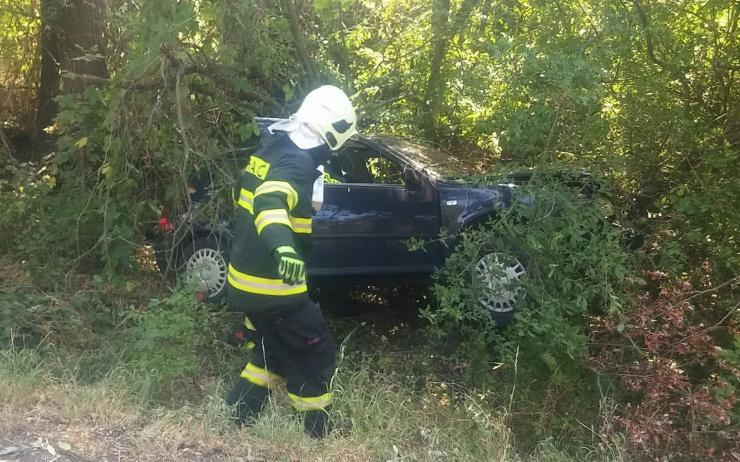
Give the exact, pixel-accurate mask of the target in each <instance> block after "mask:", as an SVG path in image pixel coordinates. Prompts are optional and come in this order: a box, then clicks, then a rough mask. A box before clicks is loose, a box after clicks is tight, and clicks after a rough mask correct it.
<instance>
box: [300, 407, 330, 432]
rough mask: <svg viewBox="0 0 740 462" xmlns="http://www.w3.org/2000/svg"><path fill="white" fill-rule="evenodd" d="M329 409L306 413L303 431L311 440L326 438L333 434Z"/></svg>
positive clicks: (304, 414)
mask: <svg viewBox="0 0 740 462" xmlns="http://www.w3.org/2000/svg"><path fill="white" fill-rule="evenodd" d="M327 411H328V409H319V410H316V411H304V413H303V430H304V431H305V432H306V434H307V435H308V436H310V437H311V438H316V439H319V438H324V437H325V436H327V435H328V434H329V433H331V426H330V423H329V413H328V412H327Z"/></svg>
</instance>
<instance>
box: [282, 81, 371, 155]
mask: <svg viewBox="0 0 740 462" xmlns="http://www.w3.org/2000/svg"><path fill="white" fill-rule="evenodd" d="M291 119H294V120H296V121H297V122H301V123H303V124H306V125H307V126H308V127H309V128H310V129H311V131H313V132H315V133H316V135H318V136H319V137H321V139H322V140H323V141H324V142H325V143H326V144H327V145H328V146H329V148H331V149H332V150H334V151H336V150H338V149H339V148H341V147H342V145H344V143H345V142H347V140H348V139H349V138H350V137H351V136H352V135H354V134H355V133H357V115H356V114H355V108H354V107H352V102H351V101H350V100H349V98H348V97H347V95H346V94H345V93H344V92H343V91H342V90H340V89H339V88H337V87H335V86H333V85H324V86H321V87H319V88H317V89H315V90H313V91H311V92H310V93H309V94H308V95H306V98H305V99H304V100H303V103H302V104H301V107H300V108H299V109H298V112H296V113H295V114H293V116H292V117H291Z"/></svg>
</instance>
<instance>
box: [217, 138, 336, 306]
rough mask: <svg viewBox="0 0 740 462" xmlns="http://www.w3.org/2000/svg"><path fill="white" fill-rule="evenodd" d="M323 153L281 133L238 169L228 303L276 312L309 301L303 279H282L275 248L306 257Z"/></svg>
mask: <svg viewBox="0 0 740 462" xmlns="http://www.w3.org/2000/svg"><path fill="white" fill-rule="evenodd" d="M323 152H324V151H322V150H321V149H314V150H302V149H299V148H298V147H297V146H295V145H294V144H293V142H292V141H290V138H288V136H285V135H283V136H280V137H278V138H277V139H274V140H273V141H271V142H268V143H267V144H266V145H265V146H264V147H262V148H260V149H259V150H258V151H257V152H256V153H255V154H253V155H252V156H251V158H250V159H249V161H248V163H247V165H246V167H245V168H244V169H243V171H242V172H241V173H240V179H239V182H238V187H237V190H236V191H235V202H236V203H237V207H236V209H237V212H236V214H235V220H236V223H235V226H234V233H235V235H234V240H233V243H232V248H231V262H230V264H229V273H228V282H229V284H228V297H229V303H230V304H231V305H232V306H234V307H236V308H237V309H241V310H243V311H248V312H249V311H251V312H264V311H270V310H273V311H277V310H280V309H281V308H288V307H290V306H295V305H296V304H300V303H303V302H307V301H308V295H307V288H306V284H305V283H303V284H297V285H289V284H286V283H284V282H283V281H282V279H281V278H280V275H279V274H278V263H277V260H276V258H275V256H274V253H275V251H276V249H277V248H278V247H283V246H290V247H293V248H294V249H295V250H296V251H297V252H298V254H299V255H301V256H303V257H304V259H305V256H306V253H307V252H308V250H309V247H310V236H311V215H312V208H311V198H312V192H313V183H314V181H315V180H316V178H318V176H319V174H320V173H319V171H318V170H316V167H317V165H319V163H321V162H322V161H323V160H325V159H319V158H317V157H323Z"/></svg>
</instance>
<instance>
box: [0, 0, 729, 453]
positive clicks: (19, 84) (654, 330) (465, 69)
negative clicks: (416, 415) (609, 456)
mask: <svg viewBox="0 0 740 462" xmlns="http://www.w3.org/2000/svg"><path fill="white" fill-rule="evenodd" d="M80 18H82V19H80ZM739 26H740V6H738V4H737V2H733V1H730V0H703V1H693V0H692V1H686V2H642V1H641V0H631V1H617V0H594V1H589V2H584V1H580V0H565V1H560V2H555V3H552V2H545V1H542V0H523V1H519V0H517V1H514V0H501V1H486V0H387V1H379V0H316V1H314V2H309V1H305V0H199V1H195V0H184V1H177V2H175V1H155V0H143V1H132V0H110V1H102V0H64V1H63V0H0V100H2V101H3V103H2V105H0V172H2V173H1V174H0V201H1V203H2V205H3V209H4V210H3V211H4V213H3V214H2V215H0V228H2V229H3V239H2V241H1V242H0V250H1V251H2V252H3V254H8V255H10V256H11V258H13V259H16V260H18V261H23V262H25V266H24V268H25V269H24V271H25V272H28V273H29V274H31V275H32V276H33V278H34V279H33V280H34V284H37V285H38V286H39V287H41V288H43V289H58V288H62V287H65V286H68V285H70V284H72V281H73V279H74V278H73V277H72V275H73V274H74V272H75V271H76V272H83V273H92V274H96V275H97V278H98V281H97V284H98V287H103V285H104V284H106V283H109V282H110V283H114V284H116V285H117V286H118V288H119V289H123V290H125V289H126V288H127V281H129V280H130V279H131V278H132V277H134V275H135V274H136V273H137V272H139V271H141V270H142V269H141V266H140V265H139V262H140V259H137V258H136V256H137V254H139V253H140V252H141V250H142V248H143V246H144V245H145V244H146V240H145V238H144V236H145V234H146V233H147V231H148V230H149V229H150V227H151V226H152V223H153V221H154V219H155V218H156V217H157V216H158V215H159V213H160V212H161V211H162V210H163V209H164V208H165V207H173V206H178V207H185V208H187V206H188V204H189V193H188V190H189V187H188V184H187V178H189V177H191V176H192V175H193V174H194V173H199V174H205V175H209V176H210V177H211V178H212V179H213V181H214V184H215V185H216V187H217V190H219V191H222V192H223V194H220V195H218V194H217V196H218V197H219V199H218V200H216V201H215V202H214V204H213V208H214V211H215V210H217V209H219V208H220V207H228V206H229V205H228V202H229V198H228V194H227V193H226V192H227V191H228V189H229V188H230V185H231V179H232V175H233V166H232V161H233V155H232V154H226V153H227V152H233V151H234V150H235V149H237V148H242V147H249V146H251V145H253V144H254V143H255V142H256V140H255V136H254V135H255V131H256V127H255V124H254V122H253V117H254V116H256V115H266V116H285V115H287V114H289V113H291V112H292V111H293V110H294V109H295V108H296V105H297V103H298V102H299V101H300V99H301V98H302V96H303V95H304V94H305V93H306V92H307V91H308V90H309V89H311V88H312V87H314V86H316V85H318V84H320V83H334V84H337V85H339V86H341V87H343V88H344V89H346V90H347V91H348V93H350V94H352V95H353V96H352V98H353V100H354V101H355V103H356V105H357V107H358V109H359V112H360V114H361V117H362V127H361V128H362V130H364V131H368V132H390V133H393V134H399V135H404V136H407V137H411V138H417V139H419V140H421V141H425V142H429V143H434V144H437V145H440V146H442V147H445V148H448V149H450V150H452V151H454V152H455V153H456V154H457V155H458V156H460V157H462V158H465V159H466V160H469V161H470V163H471V164H472V165H475V172H471V173H476V174H477V178H478V180H480V181H488V180H492V178H494V177H495V174H497V173H498V172H501V171H504V170H507V169H510V168H511V167H510V166H509V164H508V163H509V162H511V161H514V162H515V163H516V165H517V166H518V167H533V168H534V169H535V171H540V172H544V173H543V175H542V176H540V177H537V176H535V178H534V179H533V181H532V182H530V184H529V185H528V186H527V187H526V188H523V189H522V193H523V194H528V195H529V196H531V197H533V198H534V202H533V203H534V204H535V205H534V207H521V206H520V207H515V208H514V209H513V210H512V211H510V212H509V213H508V214H507V215H505V216H501V217H497V218H498V219H497V220H496V221H493V222H491V223H489V224H488V225H486V226H481V227H480V228H477V229H476V230H470V232H466V233H464V234H463V235H462V236H460V239H461V243H460V246H459V248H458V250H459V253H457V254H456V255H455V256H454V257H453V258H452V259H451V261H450V265H449V266H448V268H447V269H446V271H445V272H443V273H442V274H441V275H440V278H439V279H438V281H437V285H436V287H435V293H436V295H437V302H436V304H433V308H436V310H433V311H429V312H428V313H427V317H428V318H429V319H430V321H431V326H432V328H433V331H434V332H436V333H437V334H439V335H438V337H439V338H442V339H445V340H447V344H448V346H452V347H453V348H452V349H454V350H455V352H456V355H457V360H459V361H472V362H474V363H477V364H478V365H479V366H480V367H477V368H473V369H471V370H473V371H476V372H479V371H483V370H486V369H487V368H488V369H490V367H488V366H490V364H488V361H489V359H490V358H491V356H490V355H491V354H492V353H493V354H494V355H495V356H494V357H495V358H496V359H497V360H500V361H501V362H502V363H503V364H506V366H507V367H502V368H500V369H497V370H496V372H495V373H493V374H483V375H484V376H485V377H484V379H486V380H490V379H491V378H493V379H496V380H509V379H511V378H512V377H511V376H510V375H506V374H510V373H513V374H519V375H518V377H519V380H520V384H519V391H518V393H520V394H519V395H518V396H520V397H521V408H519V410H518V412H520V414H518V415H524V416H527V418H523V419H519V420H520V421H519V422H515V425H519V426H520V427H521V430H522V431H521V432H520V434H521V435H535V436H534V438H535V439H536V438H546V437H552V436H558V435H564V434H567V433H568V432H575V431H576V430H575V428H577V427H578V425H577V424H575V423H573V422H572V421H571V422H566V423H565V424H564V423H563V422H564V421H567V419H562V416H563V415H567V414H568V413H569V412H574V411H575V410H577V409H579V406H580V404H581V403H579V400H591V401H589V402H592V403H593V402H596V401H598V400H599V399H603V396H601V395H602V394H604V393H606V392H605V391H604V389H599V385H603V381H604V380H606V381H607V382H608V383H609V385H608V387H607V388H608V390H609V393H611V395H610V396H612V395H613V396H614V397H615V399H618V400H619V402H620V403H622V405H620V407H619V412H618V414H619V416H618V417H619V422H620V424H619V425H620V427H619V428H620V429H621V430H624V431H626V432H627V434H628V436H629V438H628V441H629V442H630V444H631V445H632V447H635V448H642V449H645V448H650V450H651V451H654V452H653V453H651V455H653V456H655V457H661V456H669V455H674V454H675V453H677V452H681V451H686V452H685V454H686V455H685V456H686V457H687V458H692V457H694V458H698V457H729V455H728V454H730V453H729V452H727V450H728V444H729V443H728V442H729V441H732V433H731V432H730V430H731V429H732V428H733V425H735V426H736V425H737V418H738V416H737V411H736V409H734V408H733V403H734V399H735V398H734V396H735V388H736V387H737V380H738V379H737V377H738V342H737V326H738V325H737V322H738V319H737V308H738V305H737V300H738V297H737V295H738V293H737V289H738V280H737V275H738V273H739V269H740V257H739V256H738V252H737V248H738V244H739V243H738V235H739V234H738V227H739V226H740V204H739V203H738V198H739V197H740V182H738V181H737V177H738V175H740V155H739V154H740V40H738V36H740V27H739ZM52 120H53V122H51V121H52ZM556 169H557V171H564V170H566V171H576V170H584V169H585V170H588V171H590V172H591V173H592V174H593V175H594V177H595V178H598V179H599V181H600V184H602V185H609V187H608V188H606V187H605V189H604V190H603V191H602V192H603V193H604V194H606V193H608V199H609V201H610V202H611V208H612V210H611V212H610V213H609V214H608V215H610V216H609V220H605V219H604V213H603V211H604V208H603V207H602V205H603V204H602V203H599V202H593V201H591V200H586V199H585V198H584V197H582V195H580V194H579V192H578V191H574V190H571V189H569V188H563V187H562V185H561V184H560V183H558V182H553V181H550V177H548V176H547V175H546V174H545V173H546V172H553V171H554V170H556ZM554 204H557V206H555V205H554ZM215 213H217V212H215ZM615 224H616V225H617V226H616V227H615V226H614V225H615ZM620 228H621V229H634V230H637V232H639V233H641V234H643V235H645V236H646V245H645V246H644V247H643V248H642V249H641V250H640V251H639V252H636V253H630V252H626V251H625V250H624V249H623V247H622V246H620V241H621V240H622V235H621V234H620V233H621V231H620ZM486 248H496V249H501V251H502V252H505V253H511V254H514V255H518V256H521V257H523V258H526V259H527V260H528V262H530V263H531V265H532V266H531V268H532V269H531V271H530V275H531V276H533V277H531V278H529V279H528V280H527V281H526V286H527V287H526V294H527V295H526V298H525V300H524V302H523V303H524V305H523V308H524V309H523V310H522V311H521V313H522V314H521V315H519V317H518V319H517V322H515V323H514V324H513V325H512V326H511V327H509V328H508V329H507V330H505V331H502V330H495V329H493V328H489V327H486V326H490V324H489V323H487V318H486V319H484V317H485V313H482V312H481V311H480V310H478V309H477V305H476V302H475V293H476V290H478V288H477V287H476V284H475V282H472V283H471V281H474V278H471V277H470V272H469V268H468V266H469V263H470V261H471V260H472V259H473V258H474V257H475V256H476V255H478V254H479V253H480V251H481V249H486ZM655 275H660V276H659V277H657V276H655ZM471 284H472V285H471ZM24 290H25V289H24ZM638 294H639V296H637V295H638ZM14 296H15V295H13V296H10V297H4V298H0V303H2V304H3V305H2V306H0V313H3V317H2V320H0V323H2V324H0V327H1V328H2V329H3V331H2V332H4V333H3V337H0V338H7V337H9V336H10V330H11V329H13V330H14V331H18V330H19V329H20V330H21V331H23V329H26V328H31V330H32V331H33V332H34V335H41V336H43V335H46V334H48V332H46V333H44V332H38V331H36V330H34V324H35V323H39V322H40V323H42V324H44V325H54V322H55V321H54V319H55V317H56V316H57V315H56V314H55V313H54V311H53V310H51V311H49V310H41V311H38V310H29V311H28V313H25V312H24V310H23V307H24V306H26V305H27V304H29V303H32V301H28V300H26V299H24V300H26V301H18V300H17V299H14V298H12V297H14ZM24 297H25V295H24ZM689 302H690V303H689ZM173 303H175V302H163V305H161V306H160V305H157V304H156V303H155V304H154V305H153V306H160V307H162V311H161V312H162V313H169V311H172V310H173V315H175V316H179V318H178V319H179V320H180V321H181V322H180V321H178V323H177V324H176V327H177V328H176V330H174V331H170V330H168V329H169V328H168V327H167V326H166V324H167V323H166V322H165V319H163V318H162V317H161V316H160V315H158V314H150V313H147V314H146V315H142V316H140V317H137V316H134V315H132V316H131V317H130V318H129V322H130V323H132V324H133V325H137V326H139V327H136V328H132V329H134V330H132V331H131V332H132V335H133V337H134V338H136V339H137V340H136V345H137V346H136V348H135V349H138V350H136V351H138V353H140V356H139V360H140V365H141V367H143V368H152V367H155V366H157V365H156V364H150V363H149V361H150V359H151V358H150V357H149V356H147V355H146V354H145V351H146V349H147V345H148V343H147V342H152V341H157V342H159V341H163V342H166V341H169V339H171V338H172V337H176V336H181V335H187V334H188V333H191V332H193V330H194V327H193V324H192V322H193V321H192V319H194V318H191V317H189V316H190V315H186V314H185V313H182V312H180V311H178V308H177V307H175V306H174V305H173ZM34 306H35V305H34ZM168 310H169V311H168ZM80 312H84V310H81V311H80ZM458 338H459V339H464V340H465V341H464V342H462V343H458V342H457V341H452V340H453V339H458ZM193 345H194V344H193V343H188V344H186V345H184V347H186V348H187V349H189V350H188V351H190V352H192V351H191V350H192V347H193ZM491 345H496V348H495V349H493V350H495V351H492V348H491ZM483 352H485V356H484V355H482V353H483ZM138 353H135V354H138ZM170 353H173V354H172V355H171V356H170V355H169V353H168V354H167V355H165V356H167V357H168V358H170V357H172V359H173V361H175V363H173V364H176V359H177V358H176V357H177V354H174V352H170ZM191 356H192V355H191ZM187 362H188V364H192V357H188V358H187ZM514 365H516V367H514ZM185 369H187V368H185ZM162 370H163V371H164V372H162V374H164V375H167V374H169V373H170V372H173V370H172V369H168V368H163V369H162ZM489 372H490V371H489ZM173 374H174V372H173ZM497 374H498V375H497ZM502 374H503V375H502ZM635 374H638V375H640V376H641V377H642V378H641V379H639V380H637V379H630V377H634V375H635ZM175 375H176V374H175ZM479 378H480V377H479ZM514 378H516V375H515V376H514ZM484 381H485V380H484ZM576 384H577V385H576ZM573 387H579V389H580V390H582V391H583V395H581V394H569V393H568V390H571V389H572V388H573ZM513 396H514V393H512V397H513ZM566 397H567V398H568V399H566ZM512 399H513V398H512ZM514 402H517V400H514ZM627 404H629V405H627ZM511 405H512V403H509V406H511ZM580 407H581V409H582V408H583V407H582V406H580ZM538 408H541V409H547V411H548V412H547V413H529V411H531V410H532V409H538ZM535 415H536V416H537V417H536V418H535V417H533V416H535ZM581 417H582V418H583V419H589V418H591V419H592V421H594V419H595V417H593V416H581ZM523 421H526V422H525V423H524V424H522V422H523ZM581 427H582V425H581ZM676 431H680V432H684V433H685V434H687V435H688V437H686V438H683V437H681V438H678V437H676V436H675V435H674V434H673V433H674V432H676ZM728 432H729V433H728ZM684 433H681V434H682V435H683V434H684ZM523 439H525V440H526V438H523ZM663 451H669V452H663Z"/></svg>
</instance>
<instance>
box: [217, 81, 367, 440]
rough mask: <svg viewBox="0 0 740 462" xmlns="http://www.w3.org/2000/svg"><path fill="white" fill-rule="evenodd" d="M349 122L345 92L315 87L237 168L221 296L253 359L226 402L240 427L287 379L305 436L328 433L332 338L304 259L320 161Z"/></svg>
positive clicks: (318, 192)
mask: <svg viewBox="0 0 740 462" xmlns="http://www.w3.org/2000/svg"><path fill="white" fill-rule="evenodd" d="M356 124H357V118H356V115H355V110H354V108H353V107H352V103H351V102H350V100H349V98H348V97H347V95H346V94H344V92H342V90H340V89H339V88H337V87H334V86H328V85H327V86H322V87H319V88H317V89H315V90H313V91H312V92H310V93H309V94H308V95H307V96H306V98H305V99H304V101H303V103H302V104H301V106H300V108H299V109H298V111H297V112H296V113H295V114H293V115H292V116H291V117H290V119H288V120H286V121H281V122H278V123H276V124H273V125H272V126H270V127H269V130H270V131H271V132H283V135H281V136H277V137H275V138H273V139H271V140H270V141H268V142H267V143H266V145H265V146H263V147H262V148H260V149H259V150H258V151H257V152H256V153H255V154H254V155H252V157H251V158H250V159H249V163H248V164H247V166H246V168H245V169H244V170H243V171H242V172H241V177H240V180H239V191H238V194H237V197H238V207H237V213H236V225H235V236H234V242H233V245H232V249H231V263H230V265H229V272H228V289H227V290H228V292H227V294H228V301H229V304H230V305H231V306H232V307H233V308H234V309H236V310H237V311H240V312H244V313H245V315H246V319H245V324H246V327H247V330H246V332H247V334H248V338H247V339H246V340H248V345H250V346H253V349H252V355H253V358H252V359H251V360H250V361H249V363H248V364H247V365H246V367H244V369H243V370H242V372H241V375H240V377H239V379H238V381H237V382H236V384H235V385H234V386H233V388H232V390H231V391H230V392H229V394H228V396H227V398H226V401H227V403H228V404H229V405H231V406H233V407H234V411H235V417H236V419H237V420H238V421H239V422H241V423H249V422H251V421H252V420H253V419H255V418H256V417H257V416H258V415H259V413H260V411H261V410H262V408H263V406H264V404H265V401H266V399H267V397H268V394H269V391H270V390H272V389H274V388H275V387H277V386H278V385H279V384H280V383H285V385H286V387H287V390H288V396H289V398H290V400H291V402H292V404H293V406H294V407H295V409H296V410H298V411H299V412H300V413H301V414H302V416H303V422H304V429H305V431H306V433H307V434H308V435H309V436H312V437H314V438H321V437H323V436H325V435H326V434H327V433H328V432H329V431H330V428H329V422H328V416H329V409H330V407H331V403H332V393H331V389H330V382H331V378H332V376H333V374H334V371H335V368H336V344H335V342H334V338H333V337H332V334H331V332H330V331H329V328H328V326H327V324H326V321H325V320H324V317H323V316H322V314H321V310H320V309H319V307H318V305H317V304H315V303H313V302H312V301H311V300H309V298H308V295H307V286H306V265H305V257H306V253H307V251H308V249H309V245H310V236H311V215H312V212H313V209H314V208H316V207H320V204H318V205H317V201H316V199H317V196H318V197H319V198H321V199H322V200H323V190H322V189H321V188H322V187H323V183H322V170H323V168H320V167H321V166H322V165H323V164H324V163H326V161H327V160H328V159H329V158H330V157H331V154H332V152H334V151H337V150H338V149H340V148H341V147H342V145H343V144H344V143H345V142H346V141H347V140H348V139H349V138H350V137H351V136H352V135H353V134H355V133H357V129H356ZM312 199H314V200H312ZM312 203H313V205H312Z"/></svg>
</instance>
